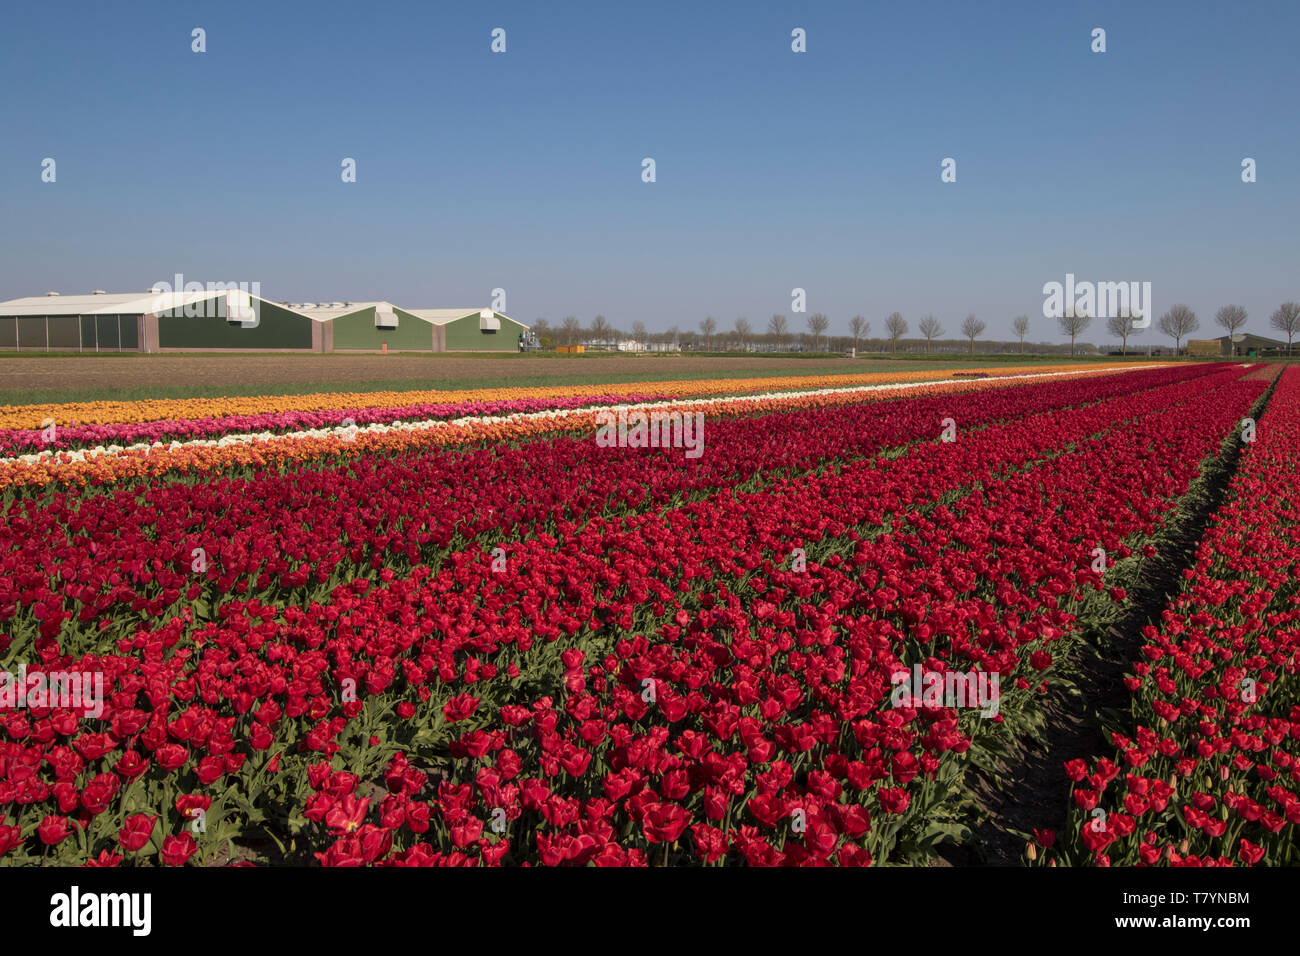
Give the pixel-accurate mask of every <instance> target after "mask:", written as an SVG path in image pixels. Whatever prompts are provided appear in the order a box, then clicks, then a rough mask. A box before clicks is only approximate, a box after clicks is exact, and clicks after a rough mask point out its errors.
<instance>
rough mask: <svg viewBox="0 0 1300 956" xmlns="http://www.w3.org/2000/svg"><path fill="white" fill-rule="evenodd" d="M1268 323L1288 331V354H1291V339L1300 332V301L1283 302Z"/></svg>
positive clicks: (1280, 329) (1281, 330)
mask: <svg viewBox="0 0 1300 956" xmlns="http://www.w3.org/2000/svg"><path fill="white" fill-rule="evenodd" d="M1268 324H1269V325H1270V326H1272V327H1273V328H1275V329H1277V330H1278V331H1279V332H1285V333H1286V354H1287V355H1290V354H1291V340H1292V339H1294V338H1295V334H1296V333H1297V332H1300V302H1283V303H1282V304H1281V305H1280V306H1278V309H1277V311H1276V312H1274V313H1273V314H1272V315H1271V316H1269V319H1268Z"/></svg>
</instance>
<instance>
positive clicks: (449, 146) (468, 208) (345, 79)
mask: <svg viewBox="0 0 1300 956" xmlns="http://www.w3.org/2000/svg"><path fill="white" fill-rule="evenodd" d="M195 27H202V28H203V29H204V30H206V41H207V52H205V53H202V54H198V53H194V52H192V51H191V30H192V29H193V28H195ZM496 27H501V28H504V29H505V30H506V44H507V50H506V52H505V53H504V54H494V53H492V52H491V50H490V43H491V36H490V34H491V31H492V29H493V28H496ZM796 27H800V28H803V29H805V30H806V31H807V47H808V50H807V52H806V53H802V54H796V53H793V52H792V51H791V36H790V34H791V30H792V29H794V28H796ZM1094 27H1102V28H1104V29H1105V30H1106V44H1107V51H1106V52H1105V53H1104V54H1097V53H1093V52H1091V50H1090V44H1091V31H1092V30H1093V28H1094ZM1298 29H1300V4H1296V3H1294V2H1289V3H1283V2H1278V3H1243V4H1225V3H1209V2H1196V0H1191V2H1176V3H1175V2H1169V3H1165V2H1158V3H1156V2H1152V3H1142V2H1132V0H1130V2H1114V3H1044V2H1041V0H1040V2H1025V3H1019V2H1007V3H971V2H964V3H925V4H919V3H918V4H909V3H902V4H878V3H870V4H866V3H861V2H857V3H826V2H821V3H744V4H742V3H735V4H723V3H716V4H707V5H706V4H692V3H681V4H677V3H663V2H655V3H650V4H635V5H634V4H621V3H620V4H610V3H563V2H560V3H551V4H538V3H536V2H532V3H518V4H514V3H511V4H502V3H485V4H456V5H450V4H439V3H372V4H351V3H348V4H335V3H329V2H315V3H310V4H308V3H302V4H298V3H280V2H276V3H266V2H260V3H244V2H231V0H223V2H213V3H176V2H172V3H145V2H142V3H112V4H104V3H80V4H60V3H44V4H11V5H8V6H7V7H6V9H5V13H4V15H3V31H2V32H0V83H2V84H3V88H4V89H5V90H6V94H5V96H4V97H3V99H0V131H2V132H0V221H2V222H3V227H0V262H2V263H3V266H2V267H0V299H8V298H13V297H17V296H21V295H39V294H41V293H44V292H45V291H47V290H57V291H61V292H63V293H65V294H67V293H75V292H86V291H89V290H91V289H95V288H102V289H106V290H108V291H114V292H117V291H135V290H144V289H146V288H147V287H148V286H149V285H151V284H152V283H153V282H156V281H160V280H165V281H170V280H171V278H172V276H173V275H174V274H176V273H183V274H184V275H185V277H186V279H188V280H197V281H200V282H208V281H218V282H228V281H247V282H253V281H256V282H259V283H260V284H261V290H262V294H263V295H264V296H266V297H267V298H271V299H277V300H278V299H285V300H292V301H303V300H308V301H316V300H335V299H340V300H342V299H346V300H365V299H376V298H384V299H389V300H391V301H393V302H395V303H397V304H399V305H405V306H410V307H416V308H419V307H428V308H432V307H442V306H461V305H465V306H478V305H486V304H487V303H488V299H489V297H490V292H491V290H492V289H493V288H497V287H502V288H504V289H505V290H506V292H507V303H506V309H505V311H506V312H508V313H509V314H511V315H514V316H515V317H517V318H519V319H521V320H522V321H525V322H531V321H533V320H534V319H536V318H537V317H539V316H544V317H546V318H548V319H550V320H551V321H552V323H553V324H554V323H558V321H559V320H560V319H561V318H562V317H563V316H565V315H569V314H572V315H577V316H578V317H579V318H581V319H582V320H583V321H584V322H587V321H589V320H590V319H591V317H592V316H593V315H595V314H596V313H602V314H604V315H605V316H607V317H608V318H609V319H610V320H611V322H613V323H614V324H615V325H616V326H618V327H621V328H629V327H630V326H631V325H632V323H633V322H635V321H638V320H639V321H642V322H644V323H645V324H646V325H647V326H648V327H649V328H651V329H664V328H666V327H668V326H669V325H673V324H676V325H678V326H680V327H681V328H683V329H687V328H695V327H696V326H697V325H698V322H699V321H700V319H702V318H703V317H704V316H705V315H713V316H714V317H716V318H717V319H718V321H719V324H720V326H721V327H722V328H724V329H725V328H730V327H731V325H732V323H733V322H734V320H735V318H736V317H737V316H741V315H744V316H747V317H748V318H749V319H750V321H751V323H752V324H753V325H754V326H756V327H759V328H761V327H762V326H764V325H765V324H766V320H767V318H768V316H770V315H771V314H772V313H773V312H782V313H786V314H791V302H790V292H791V289H793V288H795V287H801V288H804V289H805V290H806V291H807V305H808V310H809V311H810V312H815V311H820V312H824V313H826V314H827V315H829V316H830V318H831V330H832V332H837V333H843V332H844V331H845V330H846V327H847V322H848V319H849V317H850V316H852V315H853V314H855V313H861V314H863V315H864V316H866V317H867V319H868V320H869V321H870V322H871V327H872V330H873V332H879V331H880V329H881V327H882V325H883V321H884V317H885V316H886V315H888V314H889V313H890V312H891V311H894V310H898V311H901V312H902V313H903V314H904V315H905V316H906V317H907V318H908V319H909V321H911V322H912V325H913V328H915V323H916V320H917V319H918V318H919V317H920V316H921V315H923V314H925V313H929V312H932V313H934V314H936V315H937V316H938V317H939V318H940V320H941V321H942V322H943V323H944V325H945V327H946V328H947V329H948V331H949V332H950V333H955V331H956V328H957V326H958V324H959V323H960V321H961V319H962V317H963V316H965V315H966V314H967V313H968V312H972V311H973V312H975V313H976V314H977V315H979V316H980V317H981V318H982V319H983V320H984V321H985V322H987V323H988V326H989V332H988V333H986V334H987V335H989V336H990V337H992V336H994V335H999V334H1002V335H1005V336H1006V337H1010V332H1009V329H1010V323H1011V319H1012V317H1014V316H1015V315H1017V314H1019V313H1026V314H1028V315H1029V316H1030V319H1031V322H1032V331H1031V333H1030V338H1031V339H1035V340H1040V341H1048V340H1051V341H1059V340H1061V336H1060V335H1059V333H1058V332H1057V331H1056V330H1055V329H1054V328H1053V327H1052V325H1053V323H1051V322H1050V321H1049V320H1047V319H1045V318H1043V316H1042V304H1043V294H1042V287H1043V284H1044V283H1045V282H1049V281H1053V280H1055V281H1064V278H1065V274H1066V273H1067V272H1072V273H1074V274H1075V276H1076V277H1077V279H1079V280H1093V281H1103V280H1104V281H1127V280H1137V281H1150V282H1152V286H1153V297H1154V301H1155V306H1156V310H1157V312H1160V311H1164V309H1167V308H1168V307H1169V306H1170V305H1172V304H1174V303H1175V302H1186V303H1188V304H1189V305H1191V306H1192V308H1193V309H1195V310H1196V311H1197V313H1198V315H1199V316H1200V318H1201V323H1202V330H1203V334H1206V335H1208V334H1214V333H1217V332H1218V331H1219V330H1218V329H1217V327H1215V326H1214V325H1213V314H1214V311H1215V310H1216V309H1217V308H1218V307H1219V306H1221V305H1224V304H1226V303H1229V302H1232V303H1237V304H1240V305H1243V306H1245V307H1246V309H1247V310H1248V311H1249V313H1250V320H1249V322H1248V324H1247V328H1248V329H1250V330H1252V331H1256V332H1260V333H1264V334H1267V332H1268V330H1267V317H1268V315H1269V313H1271V312H1272V310H1273V309H1275V308H1276V307H1277V305H1278V304H1279V303H1280V302H1282V301H1283V300H1286V299H1293V300H1294V299H1300V270H1298V269H1297V255H1296V253H1297V248H1298V244H1297V241H1296V223H1297V212H1298V211H1300V186H1298V184H1297V178H1298V177H1300V149H1298V147H1300V131H1298V126H1300V120H1298V117H1300V110H1297V103H1296V90H1297V87H1298V85H1300V84H1298V83H1297V66H1296V59H1295V55H1294V49H1293V41H1294V38H1295V36H1296V35H1297V32H1298ZM647 156H648V157H653V158H654V159H655V162H656V167H657V170H656V171H657V181H656V182H654V183H643V182H642V181H641V161H642V159H643V158H644V157H647ZM1248 156H1249V157H1252V158H1254V159H1255V160H1256V162H1257V164H1258V181H1257V182H1255V183H1250V184H1246V183H1243V182H1242V181H1241V161H1242V159H1243V157H1248ZM45 157H51V158H53V159H54V160H55V161H56V163H57V181H56V182H54V183H43V182H42V181H41V162H42V160H43V159H44V158H45ZM344 157H352V158H354V159H355V160H356V163H357V181H356V182H355V183H343V182H342V181H341V178H340V172H341V167H340V163H341V161H342V159H343V158H344ZM945 157H952V158H954V159H955V160H956V162H957V181H956V182H955V183H943V182H941V181H940V163H941V161H942V160H943V159H944V158H945ZM801 318H802V317H796V319H801ZM794 324H795V325H796V327H798V326H800V325H801V324H802V323H801V322H800V321H796V322H795V323H794ZM1211 329H1213V330H1214V331H1213V333H1211V332H1210V331H1209V330H1211ZM1085 338H1086V339H1088V340H1091V341H1097V342H1101V341H1103V340H1104V332H1103V331H1102V330H1101V329H1100V328H1099V327H1097V325H1096V324H1095V325H1094V327H1093V328H1092V329H1090V330H1089V331H1088V333H1087V334H1086V335H1085ZM1137 341H1140V342H1146V341H1160V337H1159V334H1158V333H1157V332H1155V330H1154V329H1153V330H1150V331H1148V332H1147V333H1145V334H1144V336H1142V337H1141V338H1140V339H1139V340H1137Z"/></svg>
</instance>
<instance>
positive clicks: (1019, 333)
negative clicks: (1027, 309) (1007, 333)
mask: <svg viewBox="0 0 1300 956" xmlns="http://www.w3.org/2000/svg"><path fill="white" fill-rule="evenodd" d="M1011 328H1012V329H1013V330H1014V331H1015V333H1016V337H1017V338H1018V339H1020V354H1021V355H1024V354H1025V336H1026V335H1028V334H1029V316H1027V315H1018V316H1016V318H1015V321H1014V322H1012V323H1011Z"/></svg>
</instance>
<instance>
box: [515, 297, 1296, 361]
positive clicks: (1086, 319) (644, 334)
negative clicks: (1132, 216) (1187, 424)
mask: <svg viewBox="0 0 1300 956" xmlns="http://www.w3.org/2000/svg"><path fill="white" fill-rule="evenodd" d="M1246 319H1247V313H1246V310H1245V309H1244V308H1242V307H1241V306H1239V305H1225V306H1223V308H1221V309H1219V310H1218V312H1216V313H1215V316H1214V321H1215V323H1216V324H1217V325H1219V326H1220V327H1222V328H1224V329H1226V330H1227V332H1228V334H1229V335H1236V334H1237V333H1238V331H1239V330H1240V329H1242V328H1244V327H1245V325H1246ZM1092 321H1093V317H1092V316H1090V315H1088V314H1087V313H1086V312H1084V311H1076V310H1074V309H1066V310H1065V313H1064V314H1063V315H1061V316H1059V317H1058V318H1057V319H1056V323H1057V329H1058V331H1059V332H1060V333H1061V334H1062V335H1064V336H1066V337H1067V338H1068V339H1069V340H1070V342H1069V346H1068V348H1069V352H1070V354H1071V355H1073V354H1075V350H1076V348H1088V349H1091V350H1095V349H1096V346H1093V345H1087V344H1080V343H1079V342H1078V339H1079V337H1080V336H1081V335H1082V334H1083V333H1084V332H1085V331H1087V329H1088V328H1089V327H1090V326H1091V325H1092ZM1139 321H1141V319H1140V317H1138V316H1134V315H1131V314H1129V313H1128V312H1127V310H1123V309H1122V310H1120V314H1119V315H1116V316H1111V317H1109V318H1107V319H1106V323H1105V328H1106V331H1107V332H1108V333H1109V334H1110V335H1111V336H1112V337H1114V338H1116V339H1119V341H1120V349H1121V351H1123V352H1127V351H1128V343H1129V340H1130V339H1132V338H1135V337H1137V336H1140V335H1141V334H1142V333H1143V332H1144V331H1146V329H1145V328H1138V327H1137V324H1138V322H1139ZM804 324H805V326H806V327H807V331H806V332H804V331H801V330H799V331H796V330H795V329H794V328H793V327H792V325H791V321H790V319H789V318H787V317H786V316H785V315H781V314H775V315H773V316H772V317H771V318H770V319H768V320H767V324H766V327H765V328H764V329H763V330H762V331H758V330H756V329H755V328H754V326H753V325H752V324H751V323H750V321H749V319H748V318H746V317H744V316H742V317H740V318H738V319H736V320H735V322H734V323H733V324H732V327H731V328H730V329H727V330H722V329H720V327H719V324H718V321H717V319H715V318H713V316H705V317H704V318H703V319H702V320H701V321H700V323H699V331H698V332H696V331H695V330H693V329H688V330H683V329H681V328H679V327H678V326H676V325H674V326H671V327H670V328H668V329H665V330H663V331H661V332H651V331H649V330H648V329H647V328H646V326H645V323H644V322H634V323H632V327H631V329H630V331H624V330H621V329H617V328H615V327H614V326H613V325H611V324H610V322H609V321H608V320H607V319H606V318H605V316H603V315H597V316H596V317H595V318H594V319H593V320H592V322H591V324H590V325H588V326H584V325H583V324H582V323H581V322H580V321H579V320H578V318H577V317H576V316H572V315H570V316H566V317H565V318H564V319H563V320H562V321H561V323H560V324H559V326H557V327H554V328H553V327H552V326H551V324H550V322H549V320H547V319H544V318H540V319H537V320H536V321H535V322H534V323H533V330H534V331H535V332H536V333H537V334H538V335H539V336H540V337H542V338H549V339H550V340H551V341H552V342H553V343H554V344H564V345H579V344H582V343H594V344H605V345H609V346H617V345H618V344H619V343H620V342H626V341H635V342H639V343H641V344H643V345H646V346H654V345H659V346H661V347H670V348H672V347H676V348H684V349H693V350H703V351H706V352H707V351H714V350H715V349H716V350H723V351H731V350H735V349H739V350H741V351H745V350H747V349H750V348H764V349H771V350H775V351H784V350H786V349H788V348H790V347H792V346H795V345H797V346H798V347H799V348H801V349H804V350H810V351H814V352H817V351H823V350H827V351H845V350H847V349H848V348H849V347H850V346H851V347H852V348H853V349H854V350H855V351H859V350H861V348H862V346H863V345H866V346H868V347H869V350H872V351H885V350H886V348H885V347H887V350H888V351H890V352H897V351H898V348H899V346H900V344H901V345H903V346H904V347H905V348H906V347H907V346H908V345H910V344H919V343H920V342H921V341H924V343H925V351H926V352H929V351H931V349H932V348H935V347H936V343H938V347H940V348H942V349H943V350H945V351H951V349H948V348H945V347H944V342H945V340H944V338H943V337H944V336H945V335H946V334H947V331H946V330H945V329H944V327H943V325H942V323H940V322H939V320H938V319H937V318H935V316H933V315H925V316H922V317H921V319H919V320H918V321H917V330H918V331H919V333H920V338H919V339H918V338H909V336H910V333H911V326H910V325H909V323H908V321H907V320H906V319H905V318H904V317H903V315H902V313H901V312H892V313H890V314H889V315H888V316H887V317H886V318H885V320H884V323H883V334H881V335H878V336H875V337H872V335H871V323H870V322H869V321H868V320H867V319H866V318H864V317H863V316H861V315H855V316H853V317H852V318H851V319H849V321H848V334H847V335H845V334H839V335H830V336H828V335H827V332H828V330H829V329H830V325H831V320H830V318H829V317H828V316H826V315H825V314H824V313H821V312H814V313H812V314H811V315H808V316H807V317H806V318H805V319H804ZM1155 326H1156V328H1157V329H1158V330H1159V331H1160V332H1161V333H1163V334H1164V335H1166V336H1168V337H1169V338H1171V339H1173V340H1174V350H1175V351H1176V352H1177V351H1181V349H1182V345H1183V341H1184V340H1185V339H1187V338H1189V337H1190V336H1191V335H1192V334H1193V333H1194V332H1196V331H1197V330H1198V329H1199V328H1200V327H1201V323H1200V319H1198V318H1197V315H1196V313H1195V312H1193V311H1192V309H1191V308H1189V307H1188V306H1186V305H1183V304H1178V305H1175V306H1173V307H1171V308H1170V309H1169V311H1167V312H1165V313H1164V314H1163V315H1162V316H1160V318H1159V319H1158V320H1157V321H1156V323H1155ZM1269 326H1270V328H1272V329H1274V330H1276V331H1278V332H1281V333H1283V334H1285V335H1286V339H1287V352H1288V354H1289V353H1290V351H1291V344H1292V342H1293V340H1294V338H1295V336H1296V334H1297V332H1300V303H1295V302H1284V303H1282V305H1281V306H1279V307H1278V309H1277V310H1276V311H1275V312H1273V314H1272V315H1271V316H1269ZM987 329H988V326H987V324H986V323H985V322H983V321H982V320H980V319H979V318H977V317H976V316H975V315H974V314H971V315H968V316H966V318H965V319H963V320H962V323H961V325H960V326H959V330H960V332H961V337H962V339H963V340H965V342H966V343H967V344H966V345H965V346H963V348H968V350H969V351H970V353H971V354H974V352H975V346H976V343H977V341H979V337H980V336H981V335H983V334H984V333H985V331H987ZM1030 329H1031V323H1030V321H1029V316H1027V315H1018V316H1016V317H1015V318H1014V319H1012V321H1011V332H1012V334H1013V336H1014V338H1013V339H1009V340H1005V341H1000V342H989V341H988V340H985V345H986V346H990V345H991V346H996V347H998V348H999V350H1007V348H1008V346H1010V347H1011V348H1014V347H1015V346H1016V345H1017V344H1018V346H1019V350H1020V351H1021V352H1022V353H1023V352H1024V350H1025V339H1026V337H1027V336H1028V335H1029V332H1030ZM874 346H882V347H881V348H872V347H874ZM1065 348H1066V346H1065V345H1055V344H1044V343H1034V349H1035V351H1038V352H1042V351H1058V350H1059V351H1064V349H1065Z"/></svg>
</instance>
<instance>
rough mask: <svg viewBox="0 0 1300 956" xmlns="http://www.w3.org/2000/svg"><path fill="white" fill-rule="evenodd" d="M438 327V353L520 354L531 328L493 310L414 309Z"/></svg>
mask: <svg viewBox="0 0 1300 956" xmlns="http://www.w3.org/2000/svg"><path fill="white" fill-rule="evenodd" d="M412 314H414V315H417V316H419V317H420V318H422V319H424V320H426V321H428V322H430V323H432V324H433V325H434V326H435V333H434V343H435V344H434V348H433V350H434V351H435V352H518V351H519V340H520V336H521V335H523V333H524V332H527V331H528V326H526V325H524V324H523V323H522V322H516V321H515V320H514V319H512V318H510V316H508V315H504V314H502V313H500V312H493V311H492V310H491V309H413V310H412Z"/></svg>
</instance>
